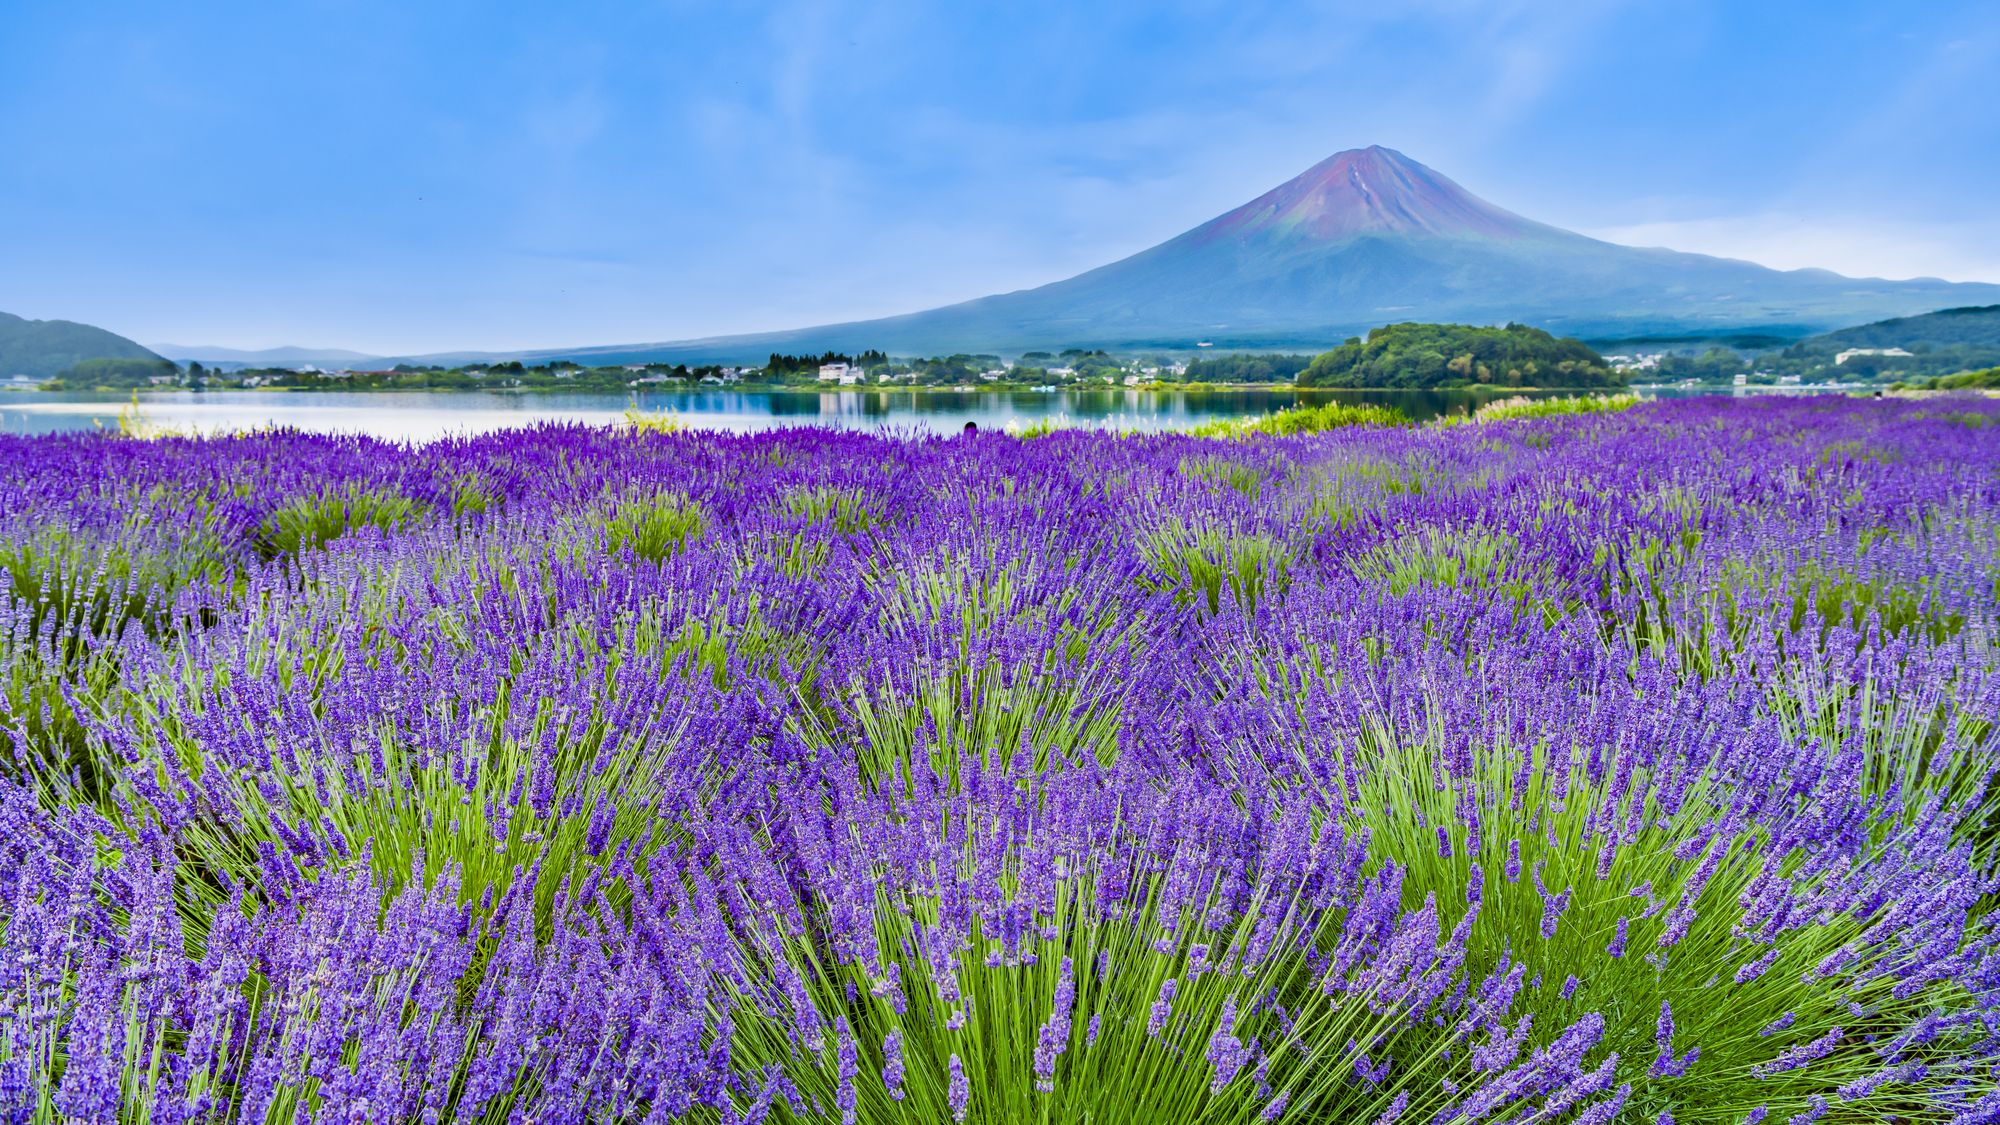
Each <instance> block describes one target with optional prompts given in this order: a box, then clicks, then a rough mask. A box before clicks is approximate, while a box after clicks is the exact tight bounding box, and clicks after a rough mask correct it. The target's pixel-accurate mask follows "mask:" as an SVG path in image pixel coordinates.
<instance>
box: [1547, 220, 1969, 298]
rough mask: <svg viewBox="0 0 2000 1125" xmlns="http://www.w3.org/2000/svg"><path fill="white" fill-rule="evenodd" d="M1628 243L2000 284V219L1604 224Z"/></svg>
mask: <svg viewBox="0 0 2000 1125" xmlns="http://www.w3.org/2000/svg"><path fill="white" fill-rule="evenodd" d="M1585 233H1586V234H1589V235H1591V236H1592V237H1594V238H1602V239H1605V240H1606V241H1609V242H1622V243H1625V244H1626V245H1629V246H1665V247H1668V248H1670V249H1674V250H1688V251H1693V252H1695V253H1699V254H1714V255H1717V256H1719V257H1724V258H1744V259H1747V260H1749V261H1752V262H1757V263H1759V264H1762V265H1766V266H1771V267H1773V268H1776V269H1787V270H1790V269H1805V268H1811V267H1817V268H1819V269H1829V270H1833V271H1834V272H1836V273H1844V274H1848V275H1850V276H1853V277H1889V278H1908V277H1941V278H1944V279H1945V280H1947V281H1986V282H2000V222H1961V223H1952V222H1935V223H1923V222H1907V221H1901V222H1899V221H1893V220H1892V221H1883V220H1876V219H1859V218H1844V217H1837V216H1812V215H1792V214H1780V213H1766V214H1757V215H1737V216H1723V217H1715V218H1705V219H1678V220H1665V221H1659V222H1647V223H1636V224H1631V225H1627V226H1615V227H1601V228H1598V229H1596V230H1589V231H1586V232H1585Z"/></svg>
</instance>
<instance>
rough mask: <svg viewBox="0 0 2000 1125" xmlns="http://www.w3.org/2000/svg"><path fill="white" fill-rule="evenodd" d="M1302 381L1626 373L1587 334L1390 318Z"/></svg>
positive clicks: (1523, 382) (1523, 383)
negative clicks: (1566, 335)
mask: <svg viewBox="0 0 2000 1125" xmlns="http://www.w3.org/2000/svg"><path fill="white" fill-rule="evenodd" d="M1298 381H1299V385H1300V386H1302V387H1465V386H1472V385H1474V384H1483V385H1489V386H1501V387H1613V386H1621V385H1623V383H1624V381H1625V380H1624V377H1623V376H1622V375H1620V374H1619V373H1618V372H1616V371H1613V370H1612V369H1611V368H1610V367H1609V366H1608V365H1606V364H1605V362H1604V357H1603V356H1601V355H1598V354H1597V353H1596V352H1594V351H1592V350H1591V349H1590V348H1589V346H1588V345H1586V344H1584V343H1583V342H1582V341H1580V340H1570V339H1559V338H1557V337H1555V336H1552V335H1550V334H1549V333H1547V332H1544V331H1542V330H1541V329H1539V328H1529V327H1527V326H1525V325H1520V324H1509V325H1507V326H1506V327H1505V328H1489V327H1481V326H1475V325H1466V324H1391V325H1387V326H1385V327H1382V328H1377V329H1375V330H1374V331H1372V332H1370V333H1369V334H1368V338H1367V339H1366V340H1362V339H1360V338H1358V337H1357V338H1354V339H1350V340H1348V341H1347V342H1346V343H1345V344H1342V345H1341V346H1340V347H1337V348H1335V349H1333V350H1332V351H1330V352H1327V353H1325V354H1324V355H1321V356H1320V357H1319V358H1317V359H1315V360H1313V361H1312V363H1311V365H1309V366H1308V367H1307V368H1306V369H1305V370H1304V371H1302V372H1300V373H1299V380H1298Z"/></svg>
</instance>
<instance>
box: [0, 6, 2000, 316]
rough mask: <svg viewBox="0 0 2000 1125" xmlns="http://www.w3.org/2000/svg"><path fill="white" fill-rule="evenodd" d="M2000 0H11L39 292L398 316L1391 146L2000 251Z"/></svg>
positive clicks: (1081, 216) (1601, 217) (1722, 216)
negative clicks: (976, 0)
mask: <svg viewBox="0 0 2000 1125" xmlns="http://www.w3.org/2000/svg"><path fill="white" fill-rule="evenodd" d="M1996 74H2000V5H1995V4H1993V3H1991V2H1990V0H1964V2H1955V0H1935V2H1931V0H1927V2H1925V3H1921V4H1916V3H1907V2H1904V3H1894V4H1891V3H1845V2H1840V0H1801V2H1789V0H1759V2H1757V3H1743V2H1739V0H1713V2H1700V3H1696V2H1685V3H1669V2H1652V3H1648V2H1633V3H1617V2H1610V0H1563V2H1550V3H1528V2H1519V3H1472V2H1454V0H1417V2H1395V3H1391V2H1388V0H1377V2H1376V3H1372V4H1345V3H1334V4H1321V5H1305V4H1274V5H1265V4H1257V3H1249V2H1243V0H1230V2H1217V3H1171V2H1161V0H1153V2H1148V3H1131V4H1111V3H1089V4H1078V3H1075V2H1073V0H1066V2H1059V3H1039V2H1022V3H1011V4H1004V5H1001V4H995V5H984V4H971V3H932V4H915V3H900V2H897V0H866V2H857V3H847V2H845V0H818V2H812V3H796V4H785V3H779V4H770V5H749V4H700V3H672V2H669V3H652V4H645V3H618V4H611V3H605V4H598V3H589V2H580V3H563V4H553V3H546V2H536V3H520V4H498V3H456V2H446V0H424V2H422V3H410V2H407V0H397V2H378V0H325V2H317V3H299V2H283V0H279V2H272V0H265V2H259V3H243V4H220V3H205V2H201V0H190V2H188V3H180V4H159V3H123V2H116V0H110V2H102V3H89V4H79V3H73V2H70V0H57V2H42V0H0V310H5V311H8V312H13V313H18V314H20V315H24V316H31V317H63V318H67V319H75V320H83V321H87V322H91V323H96V324H101V325H103V326H105V327H107V328H111V329H113V330H114V331H118V332H121V333H124V334H126V335H129V336H132V337H134V338H136V339H139V340H141V341H143V342H147V343H157V342H162V341H172V342H176V343H183V344H225V345H232V346H241V347H264V346H272V345H278V344H302V345H310V346H327V347H336V346H338V347H352V348H356V349H360V350H364V351H371V352H376V353H382V354H395V353H402V354H408V353H414V352H421V351H427V350H441V349H448V348H468V347H472V348H496V349H498V348H521V347H535V346H572V345H582V344H590V343H613V342H631V341H642V340H665V339H676V338H683V337H691V336H704V335H715V334H722V333H730V332H742V331H755V330H760V329H776V328H786V327H797V326H801V325H807V324H813V323H822V322H827V321H834V320H841V319H852V318H857V317H866V316H874V315H883V314H890V313H896V312H904V311H910V310H913V309H917V308H922V307H927V306H931V305H936V304H941V303H946V302H949V301H954V300H959V299H963V298H968V297H974V296H979V295H982V294H985V293H990V292H996V291H1003V290H1007V289H1015V288H1022V287H1027V286H1032V285H1036V284H1040V283H1042V282H1046V281H1051V280H1055V279H1057V278H1061V277H1064V276H1067V275H1069V274H1072V273H1076V272H1078V271H1080V270H1083V269H1087V268H1089V267H1091V266H1095V265H1100V264H1102V263H1104V262H1107V261H1110V260H1112V259H1115V258H1117V257H1120V256H1122V255H1124V254H1128V253H1131V252H1133V251H1135V250H1139V249H1142V248H1144V247H1146V246H1148V245H1151V244H1153V243H1155V242H1158V241H1161V240H1163V239H1165V238H1168V237H1170V236H1172V235H1174V234H1176V233H1179V232H1180V231H1182V230H1184V229H1186V228H1188V227H1190V226H1193V225H1195V224H1196V223H1199V222H1201V221H1203V220H1205V219H1207V218H1209V217H1211V216H1213V215H1215V214H1218V213H1220V212H1222V211H1225V210H1227V209H1229V208H1231V207H1233V206H1236V205H1237V204H1239V203H1242V202H1244V201H1246V200H1248V199H1250V198H1252V197H1253V196H1255V195H1257V194H1258V193H1260V192H1262V191H1264V190H1266V189H1267V188H1269V187H1271V186H1273V185H1275V184H1277V183H1279V182H1281V181H1283V180H1285V179H1286V178H1288V177H1290V176H1292V175H1294V174H1296V173H1298V172H1299V171H1301V170H1303V169H1304V168H1306V167H1308V166H1309V165H1311V164H1313V163H1314V162H1316V161H1318V160H1319V159H1321V158H1323V157H1325V156H1327V155H1328V154H1330V153H1332V152H1335V151H1337V150H1340V149H1343V148H1352V147H1358V146H1363V145H1368V144H1383V145H1388V146H1390V147H1393V148H1397V149H1400V150H1402V151H1403V152H1405V153H1407V154H1409V155H1410V156H1412V157H1414V158H1416V159H1418V160H1421V161H1423V162H1425V163H1427V164H1429V165H1431V166H1432V167H1434V168H1437V169H1438V170H1440V171H1442V172H1444V173H1445V174H1446V175H1449V176H1451V177H1453V178H1454V179H1456V180H1458V181H1459V182H1460V183H1462V184H1464V185H1465V186H1466V187H1468V188H1469V189H1471V190H1472V191H1473V192H1475V193H1477V194H1479V195H1481V196H1484V197H1485V198H1487V199H1490V200H1492V201H1493V202H1496V203H1498V204H1500V205H1502V206H1505V207H1509V208H1511V209H1513V210H1516V211H1520V212H1522V213H1524V214H1527V215H1529V216H1531V217H1533V218H1536V219H1540V220H1543V221H1546V222H1551V223H1555V224H1557V225H1561V226H1566V227H1570V228H1572V229H1577V230H1582V231H1585V232H1587V233H1592V234H1597V235H1600V236H1604V237H1611V238H1614V239H1617V240H1620V241H1633V242H1640V243H1644V244H1649V245H1669V246H1674V247H1676V248H1680V249H1690V250H1700V251H1706V252H1711V253H1727V254H1731V255H1733V256H1738V257H1747V258H1751V259H1753V260H1759V261H1764V262H1766V263H1767V264H1771V265H1777V266H1784V267H1794V266H1803V265H1820V266H1826V267H1830V268H1834V269H1839V270H1841V271H1843V272H1848V273H1859V274H1873V275H1882V276H1895V277H1903V276H1912V275H1918V274H1928V275H1934V276H1942V277H1947V278H1952V279H1955V280H1985V281H2000V207H1996V200H2000V108H1996V102H2000V95H1996V89H1997V88H2000V87H1996V84H1995V78H1994V75H1996Z"/></svg>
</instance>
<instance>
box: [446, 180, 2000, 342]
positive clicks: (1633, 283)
mask: <svg viewBox="0 0 2000 1125" xmlns="http://www.w3.org/2000/svg"><path fill="white" fill-rule="evenodd" d="M1987 302H2000V285H1979V284H1954V283H1950V282H1945V281H1939V280H1936V279H1931V278H1923V279H1916V280H1911V281H1886V280H1882V279H1877V278H1864V279H1857V278H1849V277H1843V276H1841V275H1839V274H1835V273H1831V272H1828V271H1826V270H1788V271H1780V270H1773V269H1768V268H1766V267H1763V266H1759V265H1756V264H1754V263H1751V262H1743V261H1736V260H1733V259H1726V258H1714V257H1709V256H1706V255H1701V254H1685V253H1680V252H1677V251H1673V250H1665V249H1656V248H1655V249H1647V248H1639V247H1632V246H1621V245H1617V244H1615V243H1610V242H1603V241H1600V240H1598V239H1594V238H1588V237H1585V236H1584V235H1580V234H1575V233H1573V232H1570V231H1566V230H1562V229H1560V228H1557V227H1552V226H1549V225H1547V224H1545V223H1538V222H1535V221H1533V220H1531V219H1527V218H1523V217H1522V216H1520V215H1516V214H1514V213H1512V212H1510V211H1507V210H1504V209H1502V208H1500V207H1496V206H1494V205H1493V204H1491V203H1487V202H1486V201H1484V200H1482V199H1479V198H1478V197H1477V196H1474V195H1473V194H1471V193H1470V192H1468V191H1466V190H1465V189H1464V188H1462V187H1460V186H1459V185H1458V184H1456V183H1454V182H1452V181H1451V180H1450V179H1448V178H1447V177H1445V176H1444V175H1442V174H1440V173H1438V172H1436V171H1434V170H1432V169H1430V168H1427V167H1425V166H1424V165H1422V164H1420V163H1418V162H1417V161H1415V160H1412V159H1410V158H1409V157H1407V156H1404V155H1403V154H1401V153H1399V152H1396V151H1394V150H1392V149H1386V148H1381V147H1379V146H1378V147H1371V148H1365V149H1355V150H1352V151H1348V152H1342V153H1337V154H1335V155H1334V156H1331V157H1329V158H1327V159H1326V160H1324V161H1321V162H1320V163H1319V164H1316V165H1314V166H1313V167H1312V168H1309V169H1307V170H1306V171H1305V172H1304V173H1302V174H1300V175H1299V176H1297V177H1295V178H1293V179H1291V180H1288V181H1286V182H1285V183H1283V184H1280V185H1278V186H1277V187H1276V188H1273V189H1272V190H1270V191H1268V192H1266V193H1264V194H1263V195H1261V196H1258V197H1257V198H1256V199H1253V200H1251V201H1250V202H1249V203H1246V204H1244V205H1243V206H1241V207H1238V208H1236V209H1235V210H1233V211H1230V212H1228V213H1227V214H1224V215H1220V216H1218V217H1216V218H1214V219H1211V220H1209V221H1208V222H1206V223H1203V224H1202V225H1200V226H1198V227H1196V228H1194V229H1193V230H1190V231H1188V232H1186V233H1185V234H1182V235H1180V236H1178V237H1176V238H1173V239H1170V240H1168V241H1166V242H1163V243H1161V244H1160V245H1158V246H1154V247H1152V248H1151V249H1148V250H1144V251H1141V252H1139V253H1137V254H1134V255H1132V256H1131V257H1129V258H1125V259H1123V260H1121V261H1117V262H1113V263H1111V264H1110V265H1107V266H1102V267H1099V268H1098V269H1094V270H1091V271H1089V272H1088V273H1083V274H1079V275H1077V276H1076V277H1072V278H1069V279H1067V280H1064V281H1058V282H1054V283H1052V284H1049V285H1044V286H1042V287H1040V288H1038V289H1028V290H1022V291H1018V292H1013V293H1004V294H1000V295H997V296H992V297H983V298H980V299H978V300H974V301H967V302H965V303H963V304H957V305H949V306H946V307H944V308H937V309H930V310H927V311H924V312H917V313H909V314H906V315H903V316H893V317H886V318H883V319H880V320H868V321H858V322H851V323H846V324H833V325H824V326H821V327H817V328H806V329H796V330H791V331H785V332H771V333H762V334H758V335H749V336H733V337H718V338H711V339H702V340H685V341H678V342H673V343H662V344H624V345H616V346H607V347H591V348H573V349H556V350H545V351H537V352H530V353H525V354H523V353H511V354H512V355H514V356H515V357H518V358H523V359H530V360H544V359H573V360H578V361H584V362H598V363H612V362H637V361H643V360H669V361H674V362H700V361H717V362H722V361H739V360H755V359H759V358H762V357H763V356H764V355H765V354H767V353H769V352H773V351H780V352H803V351H819V350H822V349H827V348H833V349H838V350H848V351H851V350H854V349H858V348H864V347H880V348H884V349H886V350H888V351H891V352H894V353H897V354H930V353H941V352H957V351H964V352H979V351H988V352H991V351H999V352H1009V351H1019V350H1023V349H1027V348H1034V347H1051V346H1056V347H1060V346H1068V345H1090V346H1104V347H1128V348H1129V347H1160V348H1191V347H1193V346H1195V345H1196V344H1197V343H1198V342H1200V341H1209V342H1211V343H1213V344H1214V345H1215V346H1216V347H1218V348H1221V347H1294V348H1297V347H1312V346H1331V345H1332V344H1336V343H1338V342H1340V341H1341V340H1342V339H1345V338H1347V337H1349V336H1352V335H1356V334H1359V333H1361V332H1363V331H1365V330H1366V329H1368V328H1370V327H1373V326H1377V325H1381V324H1384V323H1389V322H1393V321H1455V322H1462V323H1501V322H1506V321H1521V322H1526V323H1532V324H1537V325H1540V326H1543V327H1546V328H1549V329H1552V330H1554V331H1556V332H1557V333H1559V334H1561V335H1566V336H1585V337H1600V338H1601V337H1633V336H1646V335H1654V334H1666V335H1676V334H1681V335H1709V334H1716V333H1727V332H1741V331H1754V332H1755V333H1759V334H1768V335H1770V336H1772V337H1774V338H1793V339H1795V338H1797V337H1800V336H1803V335H1807V334H1809V333H1812V332H1817V331H1822V330H1824V329H1827V328H1831V327H1835V326H1838V325H1843V324H1853V323H1856V322H1858V321H1864V320H1871V319H1876V318H1880V317H1886V316H1901V315H1907V314H1911V313H1917V312H1922V311H1925V310H1928V309H1935V308H1938V307H1940V306H1943V305H1965V304H1974V303H1987ZM431 358H434V359H454V360H472V359H489V358H496V357H495V356H492V355H490V354H485V353H469V352H468V353H454V354H452V355H449V356H443V357H431Z"/></svg>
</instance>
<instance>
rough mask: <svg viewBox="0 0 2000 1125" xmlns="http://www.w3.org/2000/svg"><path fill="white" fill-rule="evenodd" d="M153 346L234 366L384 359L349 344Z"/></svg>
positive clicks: (360, 364)
mask: <svg viewBox="0 0 2000 1125" xmlns="http://www.w3.org/2000/svg"><path fill="white" fill-rule="evenodd" d="M153 350H154V351H156V352H158V353H160V354H161V355H163V356H166V357H167V358H168V359H171V360H174V361H176V362H180V363H186V362H188V361H190V360H192V361H194V362H196V363H203V364H207V365H208V366H210V367H219V368H222V369H224V370H233V369H236V368H243V367H302V366H305V365H306V364H311V365H312V366H314V367H327V368H340V367H353V368H366V367H375V366H379V365H381V364H382V363H383V360H382V358H381V357H380V356H372V355H368V354H366V353H364V352H351V351H348V350H346V349H345V348H295V347H285V348H257V349H243V348H222V347H213V346H209V345H205V344H154V345H153Z"/></svg>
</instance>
